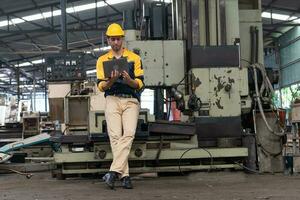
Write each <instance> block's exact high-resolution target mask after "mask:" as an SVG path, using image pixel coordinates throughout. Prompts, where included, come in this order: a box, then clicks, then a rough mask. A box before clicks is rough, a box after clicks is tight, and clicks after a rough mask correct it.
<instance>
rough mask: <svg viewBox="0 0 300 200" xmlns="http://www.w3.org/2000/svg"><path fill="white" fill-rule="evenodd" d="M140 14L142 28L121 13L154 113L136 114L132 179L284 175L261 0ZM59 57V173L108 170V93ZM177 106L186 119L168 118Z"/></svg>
mask: <svg viewBox="0 0 300 200" xmlns="http://www.w3.org/2000/svg"><path fill="white" fill-rule="evenodd" d="M143 8H144V10H143V13H144V15H143V20H141V19H142V17H141V16H140V18H139V21H138V22H139V24H136V21H137V20H136V18H135V17H134V16H137V15H134V14H132V12H135V11H126V12H125V15H124V16H125V19H124V28H125V29H126V44H125V45H126V47H127V48H129V49H130V50H132V51H134V52H135V53H137V54H139V55H140V56H141V58H142V63H143V67H144V74H145V85H146V87H147V88H150V89H153V90H154V94H155V102H154V104H155V105H154V107H155V112H154V116H153V115H151V114H150V113H149V110H143V109H142V110H141V112H140V117H139V122H138V128H137V132H136V137H135V140H134V143H133V146H132V151H131V153H130V157H129V165H130V170H131V172H132V173H134V172H137V173H138V172H150V171H154V172H174V171H192V170H203V169H222V168H241V166H243V165H244V164H245V165H246V166H248V168H250V169H252V170H256V169H259V170H260V171H262V172H278V171H282V169H283V166H282V163H283V162H282V155H281V150H282V147H281V144H282V137H283V136H284V133H283V132H282V131H281V130H277V129H278V127H277V125H276V122H277V121H276V120H277V116H276V110H275V112H274V109H275V108H274V107H273V106H272V104H271V101H270V97H271V95H272V87H271V86H272V82H271V81H270V79H269V77H268V76H267V73H266V69H265V68H264V66H263V65H262V63H263V52H262V49H263V46H262V22H261V5H260V0H255V1H239V0H173V1H172V3H170V4H167V3H164V2H156V1H149V2H145V5H144V7H143ZM140 13H141V12H140ZM170 22H172V23H170ZM80 58H81V57H80ZM57 59H59V60H58V61H57V60H56V57H52V58H51V59H50V60H51V62H50V63H47V64H48V65H49V66H48V68H47V69H49V70H47V76H48V77H49V80H48V81H49V92H50V93H49V102H50V118H51V119H52V120H58V121H59V122H60V123H61V127H62V129H61V130H62V134H61V135H58V136H57V137H52V139H51V140H52V142H54V143H56V144H57V145H56V147H57V148H56V152H55V153H54V161H55V166H56V168H55V170H53V175H55V176H57V177H58V178H65V177H66V175H68V174H82V173H104V172H106V171H107V170H108V169H109V166H110V163H111V161H112V153H111V150H110V145H109V140H108V135H107V131H106V123H105V117H104V104H105V103H104V96H103V94H101V93H99V92H98V91H97V88H96V86H95V85H94V84H91V83H85V82H82V81H78V80H81V79H82V77H85V76H84V75H83V74H82V72H81V71H80V70H81V69H82V68H81V65H80V66H79V65H78V64H76V63H80V62H77V61H76V59H77V58H74V56H73V57H72V56H70V55H68V56H65V57H63V56H60V57H59V58H57ZM73 61H74V62H73ZM55 63H59V64H60V65H67V63H69V64H68V70H69V71H68V73H58V71H57V70H53V69H54V68H55V69H59V70H62V71H63V70H64V68H62V67H56V66H54V65H55ZM70 63H71V64H70ZM52 72H55V74H52ZM72 74H73V75H74V76H73V75H72ZM269 74H270V73H269ZM79 75H80V76H79ZM76 77H77V78H78V79H77V78H76ZM272 80H274V82H275V81H276V80H275V79H272ZM62 81H64V82H62ZM66 81H67V82H66ZM164 94H166V95H164ZM172 101H174V102H176V105H177V109H178V110H180V111H181V121H180V122H171V121H168V119H169V118H165V117H164V104H167V105H169V104H170V102H172ZM167 107H169V108H170V106H167ZM62 110H63V111H64V112H62ZM266 113H267V114H266ZM167 116H169V114H168V113H167ZM164 119H165V120H164ZM275 127H276V131H275ZM275 151H276V152H275ZM258 163H259V166H258Z"/></svg>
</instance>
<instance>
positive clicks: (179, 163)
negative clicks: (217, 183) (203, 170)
mask: <svg viewBox="0 0 300 200" xmlns="http://www.w3.org/2000/svg"><path fill="white" fill-rule="evenodd" d="M199 149H202V150H204V151H206V152H207V153H208V155H209V157H210V168H209V169H208V172H209V171H210V170H211V169H212V166H213V163H214V159H213V156H212V155H211V153H210V152H209V151H208V150H207V149H205V148H203V147H192V148H189V149H187V150H185V151H184V152H183V153H182V155H181V156H180V158H179V160H178V170H179V172H180V173H181V175H184V173H183V171H182V170H181V160H182V158H183V156H184V155H185V154H186V153H187V152H189V151H191V150H199Z"/></svg>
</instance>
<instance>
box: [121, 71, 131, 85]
mask: <svg viewBox="0 0 300 200" xmlns="http://www.w3.org/2000/svg"><path fill="white" fill-rule="evenodd" d="M122 77H123V81H124V82H125V83H126V84H127V85H130V83H131V82H132V81H133V80H132V79H131V77H130V76H129V74H128V73H127V72H126V71H123V72H122Z"/></svg>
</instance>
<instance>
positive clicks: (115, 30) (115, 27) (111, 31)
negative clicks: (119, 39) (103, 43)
mask: <svg viewBox="0 0 300 200" xmlns="http://www.w3.org/2000/svg"><path fill="white" fill-rule="evenodd" d="M106 36H108V37H114V36H124V31H123V29H122V27H121V26H120V25H119V24H116V23H113V24H111V25H109V26H108V28H107V31H106Z"/></svg>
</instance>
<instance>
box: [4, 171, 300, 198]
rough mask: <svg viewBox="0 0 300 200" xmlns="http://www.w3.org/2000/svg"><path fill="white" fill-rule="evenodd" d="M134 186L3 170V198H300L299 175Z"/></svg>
mask: <svg viewBox="0 0 300 200" xmlns="http://www.w3.org/2000/svg"><path fill="white" fill-rule="evenodd" d="M133 184H134V186H135V188H134V189H133V190H125V189H123V188H121V187H117V188H116V190H109V189H108V188H107V187H106V186H105V185H104V183H103V182H101V181H100V180H99V179H95V178H69V179H67V180H56V179H54V178H51V175H50V173H48V172H47V173H35V174H34V176H33V177H32V178H31V179H26V178H25V177H24V176H20V175H17V174H0V199H1V200H101V199H105V200H108V199H122V200H127V199H128V200H140V199H142V200H150V199H151V200H152V199H153V200H154V199H155V200H168V199H173V200H174V199H175V200H176V199H180V200H185V199H188V200H192V199H205V200H206V199H212V200H222V199H224V200H225V199H226V200H227V199H230V200H244V199H249V200H250V199H251V200H255V199H258V200H259V199H272V200H273V199H289V200H293V199H300V176H284V175H282V174H277V175H250V174H245V173H243V172H211V173H206V172H201V173H192V174H189V175H186V176H164V177H157V178H135V179H134V180H133Z"/></svg>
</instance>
